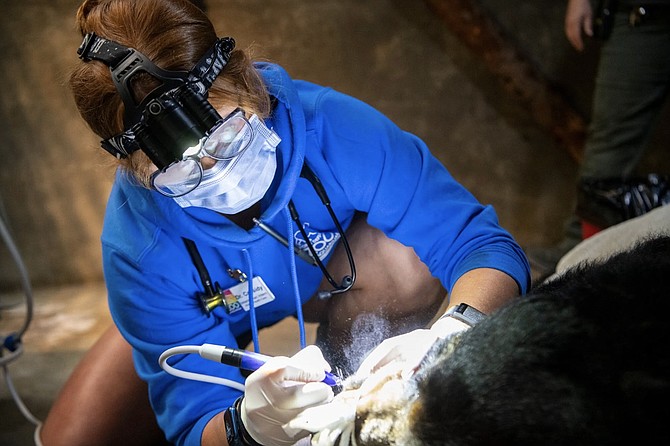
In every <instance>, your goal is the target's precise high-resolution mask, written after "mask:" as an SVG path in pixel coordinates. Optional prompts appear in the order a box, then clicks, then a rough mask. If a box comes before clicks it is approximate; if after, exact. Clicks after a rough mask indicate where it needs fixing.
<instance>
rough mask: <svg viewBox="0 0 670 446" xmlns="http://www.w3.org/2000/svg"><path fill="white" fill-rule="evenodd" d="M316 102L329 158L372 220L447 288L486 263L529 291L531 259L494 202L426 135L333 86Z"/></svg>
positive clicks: (345, 189)
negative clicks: (444, 160) (454, 169)
mask: <svg viewBox="0 0 670 446" xmlns="http://www.w3.org/2000/svg"><path fill="white" fill-rule="evenodd" d="M315 108H316V110H318V111H317V113H315V116H317V118H316V119H317V121H319V122H317V123H316V125H315V126H316V128H318V131H317V133H318V134H319V136H318V138H319V139H320V140H321V145H322V148H323V149H322V150H323V156H324V158H325V162H326V163H327V165H328V166H329V168H330V169H331V171H332V174H333V177H334V178H335V179H336V181H337V182H338V184H339V187H340V188H341V190H342V193H344V194H345V195H346V197H347V199H348V200H349V201H350V202H351V203H352V204H353V206H354V207H355V208H356V209H358V210H360V211H364V212H367V213H368V223H369V224H370V225H372V226H375V227H377V228H379V229H381V230H382V231H384V232H385V233H386V234H387V235H388V236H389V237H392V238H394V239H396V240H398V241H399V242H401V243H403V244H404V245H406V246H411V247H412V248H413V249H414V251H415V252H416V253H417V255H418V256H419V257H420V258H421V260H422V261H423V262H424V263H425V264H426V265H428V267H429V268H430V271H431V272H432V274H433V275H434V276H435V277H437V278H439V279H440V280H441V282H442V284H443V285H444V286H445V287H446V289H447V290H450V289H451V288H452V286H453V284H454V282H456V280H457V279H458V278H459V277H460V276H461V275H463V274H464V273H466V272H467V271H470V270H472V269H475V268H483V267H486V268H494V269H497V270H500V271H503V272H505V273H507V274H508V275H509V276H511V277H512V278H513V279H514V280H515V281H516V282H517V284H518V286H519V289H520V291H521V293H525V292H526V291H527V290H528V287H529V284H530V268H529V266H528V261H527V260H526V257H525V255H524V253H523V251H522V250H521V248H520V247H519V245H518V244H517V243H516V242H515V241H514V239H513V238H512V236H511V235H510V234H509V233H508V232H507V231H505V230H504V229H503V228H501V227H500V225H499V223H498V219H497V216H496V214H495V211H494V210H493V208H492V207H491V206H485V205H482V204H481V203H479V202H478V201H477V200H476V199H475V197H474V196H473V195H472V194H471V193H470V192H468V191H467V190H466V189H465V188H464V187H463V186H461V185H460V184H459V183H458V182H456V181H455V180H454V178H453V177H452V176H451V175H450V174H449V172H448V171H447V169H446V168H445V167H444V166H443V165H442V164H441V163H440V162H439V161H438V160H437V159H436V158H435V157H434V156H433V155H432V154H431V153H430V151H429V149H428V147H427V146H426V144H425V143H424V142H423V141H422V140H421V139H419V138H418V137H416V136H414V135H412V134H410V133H407V132H405V131H402V130H401V129H400V128H398V127H397V126H396V125H395V124H394V123H392V122H391V121H390V120H389V119H387V118H386V117H385V116H383V115H382V114H381V113H379V112H378V111H376V110H375V109H373V108H372V107H370V106H368V105H366V104H365V103H363V102H361V101H358V100H356V99H353V98H350V97H348V96H346V95H343V94H341V93H337V92H334V91H332V90H331V91H329V92H327V93H325V94H322V95H321V97H320V101H319V102H318V104H317V105H316V107H315ZM319 112H320V113H319Z"/></svg>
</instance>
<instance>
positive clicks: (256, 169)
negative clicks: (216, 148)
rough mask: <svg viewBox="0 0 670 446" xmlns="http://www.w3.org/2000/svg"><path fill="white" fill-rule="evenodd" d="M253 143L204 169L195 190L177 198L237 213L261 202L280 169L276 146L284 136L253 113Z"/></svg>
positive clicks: (180, 201)
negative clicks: (232, 155) (278, 167)
mask: <svg viewBox="0 0 670 446" xmlns="http://www.w3.org/2000/svg"><path fill="white" fill-rule="evenodd" d="M249 124H251V128H252V130H253V135H252V139H251V141H250V142H249V146H248V147H247V148H246V149H245V150H244V151H243V152H242V153H240V154H239V155H237V156H236V157H234V158H232V159H229V160H222V161H217V162H216V164H215V165H214V166H213V167H211V168H210V169H207V170H205V171H204V174H203V177H202V182H201V183H200V185H199V186H198V187H197V188H195V189H194V190H193V191H191V192H189V193H188V194H186V195H183V196H181V197H175V198H174V200H175V201H176V202H177V204H179V206H181V207H182V208H186V207H190V206H196V207H202V208H207V209H211V210H213V211H216V212H220V213H222V214H226V215H233V214H237V213H239V212H242V211H244V210H246V209H249V208H250V207H251V205H253V204H254V203H256V202H258V201H260V199H261V198H263V196H264V195H265V193H266V192H267V191H268V189H269V188H270V185H271V184H272V180H273V179H274V175H275V171H276V170H277V155H276V148H277V145H278V144H279V142H280V141H281V139H280V138H279V135H277V134H276V133H275V132H274V131H273V130H271V129H269V128H268V127H267V126H266V125H265V124H264V123H263V121H261V119H260V118H259V117H258V116H256V115H252V116H251V118H249Z"/></svg>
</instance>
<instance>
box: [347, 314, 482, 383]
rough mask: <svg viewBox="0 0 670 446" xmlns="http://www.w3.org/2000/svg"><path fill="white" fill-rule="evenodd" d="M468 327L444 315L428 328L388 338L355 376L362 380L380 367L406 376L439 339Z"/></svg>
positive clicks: (372, 353)
mask: <svg viewBox="0 0 670 446" xmlns="http://www.w3.org/2000/svg"><path fill="white" fill-rule="evenodd" d="M468 328H470V326H469V325H468V324H466V323H465V322H462V321H459V320H458V319H454V318H453V317H443V318H441V319H438V320H437V321H436V322H435V323H434V324H433V325H432V326H431V327H430V329H419V330H414V331H410V332H409V333H405V334H402V335H399V336H394V337H392V338H388V339H386V340H384V341H383V342H382V343H381V344H379V345H378V346H377V347H376V348H375V349H374V350H372V351H371V352H370V353H369V354H368V356H367V357H366V358H365V359H364V360H363V362H362V363H361V365H360V367H358V370H357V371H356V374H355V376H356V379H365V378H366V377H368V376H369V375H370V374H371V373H374V372H375V371H377V370H380V369H381V368H382V367H383V371H384V373H385V374H397V373H400V374H401V376H402V377H403V378H408V377H409V376H411V375H412V374H413V373H414V371H415V370H416V368H417V367H418V366H419V364H420V363H421V361H422V360H423V358H424V356H426V353H428V350H430V347H432V345H433V344H434V343H435V342H436V341H437V340H438V339H445V338H448V337H450V336H453V335H455V334H456V333H459V332H461V331H464V330H467V329H468Z"/></svg>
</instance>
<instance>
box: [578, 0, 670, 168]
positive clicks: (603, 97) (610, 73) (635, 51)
mask: <svg viewBox="0 0 670 446" xmlns="http://www.w3.org/2000/svg"><path fill="white" fill-rule="evenodd" d="M619 9H620V10H619V11H618V12H617V13H616V14H615V17H614V24H613V28H612V32H611V34H610V36H609V38H608V39H607V40H606V41H605V42H604V43H603V46H602V49H601V55H600V62H599V67H598V74H597V77H596V84H595V91H594V96H593V111H592V116H591V125H590V128H589V135H588V138H587V141H586V145H585V152H584V160H583V164H582V166H581V168H580V172H579V176H580V179H584V178H588V179H603V178H627V177H629V176H630V175H631V174H632V173H633V171H634V169H635V167H636V165H637V163H638V162H639V160H640V158H641V157H642V155H643V153H644V151H645V149H646V148H647V146H648V144H649V140H650V139H651V136H652V133H653V129H654V126H655V125H656V124H657V123H658V119H659V117H660V111H661V109H662V108H663V104H664V101H665V99H666V97H667V95H668V87H670V5H669V6H662V7H657V8H649V10H648V13H647V15H645V16H643V17H642V18H641V20H640V23H639V24H637V26H634V27H633V26H631V25H630V22H629V19H630V8H628V7H623V6H622V7H620V8H619Z"/></svg>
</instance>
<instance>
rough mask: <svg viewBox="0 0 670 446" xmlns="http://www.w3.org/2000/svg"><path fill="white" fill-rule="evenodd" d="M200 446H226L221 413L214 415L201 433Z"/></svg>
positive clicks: (224, 427)
mask: <svg viewBox="0 0 670 446" xmlns="http://www.w3.org/2000/svg"><path fill="white" fill-rule="evenodd" d="M201 444H202V446H228V440H227V438H226V425H225V423H224V421H223V412H219V413H218V414H216V415H215V416H214V417H213V418H212V419H211V420H209V423H207V425H206V426H205V429H204V430H203V431H202V442H201Z"/></svg>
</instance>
